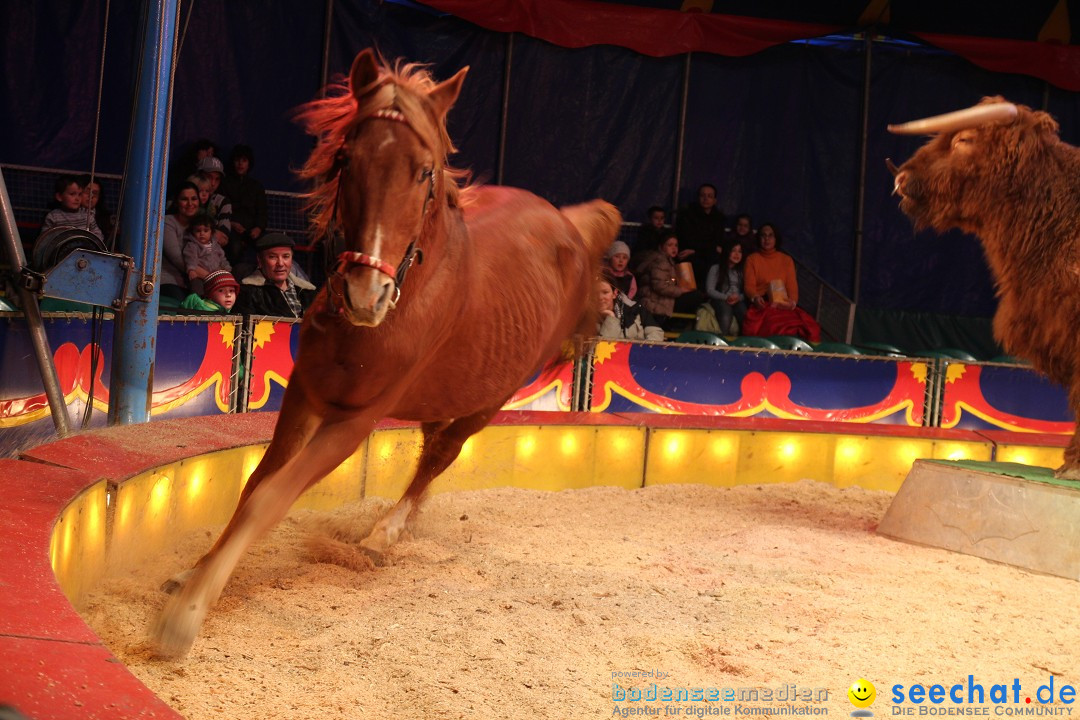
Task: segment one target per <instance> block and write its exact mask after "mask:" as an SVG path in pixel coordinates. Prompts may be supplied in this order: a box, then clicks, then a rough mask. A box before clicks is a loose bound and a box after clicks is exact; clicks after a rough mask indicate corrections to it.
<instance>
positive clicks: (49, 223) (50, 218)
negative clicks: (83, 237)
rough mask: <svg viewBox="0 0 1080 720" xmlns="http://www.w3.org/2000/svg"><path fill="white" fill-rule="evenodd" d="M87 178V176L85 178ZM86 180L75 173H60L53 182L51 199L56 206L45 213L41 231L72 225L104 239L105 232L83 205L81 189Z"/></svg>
mask: <svg viewBox="0 0 1080 720" xmlns="http://www.w3.org/2000/svg"><path fill="white" fill-rule="evenodd" d="M87 179H88V178H87ZM85 189H86V181H85V180H83V179H81V178H80V177H78V176H76V175H61V176H60V177H58V178H56V182H55V183H54V184H53V200H54V201H55V203H56V207H55V208H54V209H52V210H50V211H49V212H48V213H47V214H46V215H45V220H44V221H42V223H41V231H42V232H45V231H46V230H48V229H49V228H54V227H72V228H78V229H80V230H87V231H89V232H91V233H93V234H94V235H96V236H97V237H98V239H99V240H102V241H103V240H105V234H104V233H103V232H101V228H100V227H98V224H97V220H95V219H94V215H93V214H92V213H91V212H90V211H89V210H88V209H87V208H86V207H85V206H84V205H83V191H84V190H85Z"/></svg>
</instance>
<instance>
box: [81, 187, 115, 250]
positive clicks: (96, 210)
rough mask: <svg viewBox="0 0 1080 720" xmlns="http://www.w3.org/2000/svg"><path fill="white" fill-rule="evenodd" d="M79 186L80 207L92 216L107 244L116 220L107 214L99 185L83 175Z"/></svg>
mask: <svg viewBox="0 0 1080 720" xmlns="http://www.w3.org/2000/svg"><path fill="white" fill-rule="evenodd" d="M79 184H80V185H82V186H83V188H84V189H83V198H82V206H83V207H84V208H86V209H87V210H89V211H90V213H91V214H92V215H93V216H94V222H96V223H97V226H98V227H99V228H101V235H102V239H103V240H105V242H106V243H108V242H109V240H110V239H111V238H112V231H113V227H114V226H115V224H116V220H115V218H113V215H112V213H111V212H109V208H108V206H107V205H106V204H105V201H104V198H103V197H102V194H101V183H99V182H98V181H97V180H91V179H90V176H89V175H84V176H83V177H82V178H81V179H80V183H79Z"/></svg>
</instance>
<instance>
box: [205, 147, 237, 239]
mask: <svg viewBox="0 0 1080 720" xmlns="http://www.w3.org/2000/svg"><path fill="white" fill-rule="evenodd" d="M199 172H201V173H203V174H204V175H206V177H207V179H208V180H209V181H210V199H209V200H208V201H207V202H206V206H205V207H204V208H203V209H204V210H205V211H206V214H207V215H209V216H210V219H211V220H213V221H214V239H215V240H217V241H218V245H221V247H225V246H227V245H228V244H229V238H230V237H231V236H232V235H231V233H232V202H231V201H230V200H229V198H228V197H226V196H225V194H224V193H222V192H220V191H219V189H220V188H221V180H222V179H223V178H224V177H225V166H224V165H222V164H221V161H220V160H218V159H217V158H216V157H213V156H209V157H204V158H203V159H202V160H200V161H199Z"/></svg>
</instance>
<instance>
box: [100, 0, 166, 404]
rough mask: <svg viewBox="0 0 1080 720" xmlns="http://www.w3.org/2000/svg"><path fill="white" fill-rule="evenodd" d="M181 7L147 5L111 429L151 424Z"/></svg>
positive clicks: (126, 207)
mask: <svg viewBox="0 0 1080 720" xmlns="http://www.w3.org/2000/svg"><path fill="white" fill-rule="evenodd" d="M177 2H178V0H150V1H149V3H148V6H147V9H146V12H147V18H146V26H145V28H144V31H143V47H142V64H141V68H140V71H139V79H138V85H137V87H136V99H135V117H134V120H133V122H134V126H133V130H132V134H131V145H130V146H129V147H128V155H127V162H126V163H125V183H124V197H123V199H122V202H123V212H122V214H123V217H122V218H121V225H120V236H121V237H122V238H123V243H124V247H123V249H122V252H123V253H124V254H125V255H130V256H131V257H132V259H133V261H134V262H133V270H132V280H133V281H132V282H131V283H130V284H129V285H128V288H126V291H127V292H126V294H127V299H126V300H125V301H124V303H123V304H124V307H122V308H120V309H119V311H118V312H117V315H116V321H115V323H114V325H113V353H112V372H111V373H110V375H109V424H110V425H128V424H131V423H140V422H147V421H149V420H150V396H151V391H152V389H153V384H154V353H155V351H156V348H157V320H158V299H159V294H160V290H159V288H158V284H159V283H158V279H159V276H160V267H161V238H162V227H163V222H164V218H165V215H164V212H165V210H164V206H165V158H166V157H168V154H169V153H168V151H169V125H170V122H171V114H172V113H171V111H172V74H173V50H174V48H175V47H176V26H177V22H176V21H177Z"/></svg>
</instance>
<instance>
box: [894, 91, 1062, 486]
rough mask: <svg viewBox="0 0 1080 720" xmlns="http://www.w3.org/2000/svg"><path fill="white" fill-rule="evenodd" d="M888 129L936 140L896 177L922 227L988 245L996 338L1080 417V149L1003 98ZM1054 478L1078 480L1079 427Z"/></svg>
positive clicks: (907, 208) (904, 203)
mask: <svg viewBox="0 0 1080 720" xmlns="http://www.w3.org/2000/svg"><path fill="white" fill-rule="evenodd" d="M889 130H890V131H891V132H894V133H901V134H919V135H925V134H932V133H936V136H935V137H934V138H933V139H932V140H930V141H929V142H928V143H926V145H924V146H923V147H922V148H920V149H919V151H918V152H916V153H915V155H913V156H912V157H911V159H910V160H908V161H907V162H905V163H904V164H903V165H901V166H900V168H899V169H897V168H894V167H892V164H891V163H890V164H889V166H890V169H892V170H893V172H894V173H895V174H896V184H895V192H896V194H897V195H899V196H900V198H901V200H900V208H901V209H902V210H903V211H904V212H905V213H907V215H908V216H910V217H911V218H912V219H913V220H914V221H915V226H916V227H917V228H919V229H922V228H925V227H932V228H934V229H935V230H937V231H938V232H944V231H946V230H949V229H951V228H959V229H961V230H963V231H965V232H969V233H973V234H975V235H977V236H978V237H979V239H980V240H981V241H982V245H983V248H984V250H985V252H986V258H987V261H988V263H989V265H990V269H991V270H992V271H993V274H994V280H995V284H996V287H997V296H998V310H997V314H996V315H995V316H994V337H995V338H996V339H997V340H998V342H1000V343H1001V344H1002V346H1003V347H1004V348H1005V350H1006V352H1009V353H1011V354H1013V355H1016V356H1018V357H1024V358H1027V359H1029V360H1031V362H1032V363H1033V364H1034V366H1035V368H1036V369H1038V370H1040V371H1041V372H1043V373H1045V374H1046V375H1047V376H1049V377H1050V378H1051V379H1052V380H1054V381H1055V382H1058V383H1061V384H1062V385H1064V386H1065V387H1066V389H1067V390H1068V392H1069V407H1070V408H1071V409H1072V412H1073V415H1074V417H1076V418H1080V337H1078V335H1077V330H1076V325H1077V320H1078V319H1080V181H1078V178H1080V149H1078V148H1075V147H1073V146H1071V145H1068V144H1066V143H1064V142H1062V141H1061V139H1060V138H1059V137H1058V124H1057V122H1055V121H1054V119H1053V118H1052V117H1050V116H1049V115H1047V114H1046V113H1044V112H1036V111H1033V110H1031V108H1028V107H1025V106H1023V105H1013V104H1011V103H1008V102H1005V101H1004V100H1003V99H1002V98H1000V97H990V98H983V100H982V102H980V103H979V104H978V105H976V106H974V107H972V108H969V109H967V110H961V111H958V112H955V113H949V114H947V115H940V116H938V117H935V118H928V119H926V120H916V121H913V122H910V123H906V124H904V125H900V126H893V125H890V126H889ZM1056 474H1057V475H1058V477H1067V478H1072V479H1080V430H1078V431H1077V432H1076V433H1074V434H1073V437H1072V440H1071V441H1070V443H1069V446H1068V448H1066V450H1065V464H1064V465H1062V466H1061V467H1060V468H1058V469H1057V472H1056Z"/></svg>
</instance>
